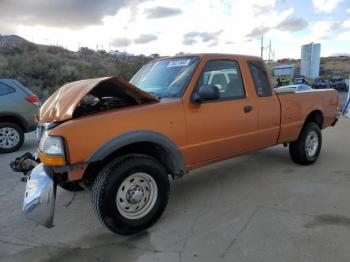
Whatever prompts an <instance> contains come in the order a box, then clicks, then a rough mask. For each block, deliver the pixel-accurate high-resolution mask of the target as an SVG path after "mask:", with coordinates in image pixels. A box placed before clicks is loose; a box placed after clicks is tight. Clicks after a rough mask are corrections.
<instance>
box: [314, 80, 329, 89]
mask: <svg viewBox="0 0 350 262" xmlns="http://www.w3.org/2000/svg"><path fill="white" fill-rule="evenodd" d="M312 87H313V88H315V89H325V88H327V87H328V83H327V81H326V80H324V79H322V78H316V79H315V82H314V84H313V85H312Z"/></svg>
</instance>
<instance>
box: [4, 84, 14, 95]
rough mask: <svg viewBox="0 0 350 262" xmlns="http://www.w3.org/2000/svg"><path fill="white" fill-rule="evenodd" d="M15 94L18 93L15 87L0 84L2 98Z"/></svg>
mask: <svg viewBox="0 0 350 262" xmlns="http://www.w3.org/2000/svg"><path fill="white" fill-rule="evenodd" d="M14 92H16V89H14V88H13V87H10V86H8V85H4V84H2V83H0V96H5V95H8V94H11V93H14Z"/></svg>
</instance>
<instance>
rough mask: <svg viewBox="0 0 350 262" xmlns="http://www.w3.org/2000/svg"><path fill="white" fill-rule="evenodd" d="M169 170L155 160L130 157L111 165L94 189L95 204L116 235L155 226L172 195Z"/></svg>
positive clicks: (148, 157)
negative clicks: (170, 193)
mask: <svg viewBox="0 0 350 262" xmlns="http://www.w3.org/2000/svg"><path fill="white" fill-rule="evenodd" d="M169 189H170V185H169V178H168V172H167V171H166V169H165V168H164V167H163V166H162V165H161V164H160V163H159V162H158V161H157V160H156V159H154V158H152V157H150V156H147V155H141V154H129V155H125V156H123V157H120V158H118V159H116V160H115V161H112V162H111V163H109V164H108V165H107V166H106V167H105V168H103V169H102V171H101V172H100V173H99V174H98V176H97V178H96V180H95V182H94V184H93V187H92V204H93V207H94V209H95V211H96V213H97V215H98V217H99V218H100V220H101V221H102V223H103V224H104V225H105V226H106V227H107V228H108V229H109V230H111V231H112V232H114V233H118V234H122V235H129V234H134V233H137V232H140V231H142V230H144V229H146V228H148V227H150V226H152V225H153V224H154V223H155V222H156V221H157V220H158V219H159V217H160V216H161V215H162V213H163V211H164V209H165V207H166V205H167V203H168V196H169Z"/></svg>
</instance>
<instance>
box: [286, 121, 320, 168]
mask: <svg viewBox="0 0 350 262" xmlns="http://www.w3.org/2000/svg"><path fill="white" fill-rule="evenodd" d="M321 146H322V133H321V130H320V127H319V126H318V125H317V124H316V123H314V122H310V123H308V124H307V125H306V126H305V127H304V128H303V130H302V131H301V134H300V136H299V138H298V140H297V141H295V142H292V143H290V145H289V153H290V156H291V158H292V159H293V161H294V162H295V163H297V164H301V165H311V164H313V163H314V162H315V161H316V160H317V158H318V156H319V154H320V151H321Z"/></svg>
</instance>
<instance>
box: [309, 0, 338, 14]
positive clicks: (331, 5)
mask: <svg viewBox="0 0 350 262" xmlns="http://www.w3.org/2000/svg"><path fill="white" fill-rule="evenodd" d="M343 1H344V0H312V2H313V6H314V8H315V10H316V11H317V12H325V13H331V12H332V11H333V10H334V9H335V8H337V6H338V5H339V4H340V3H341V2H343Z"/></svg>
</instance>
